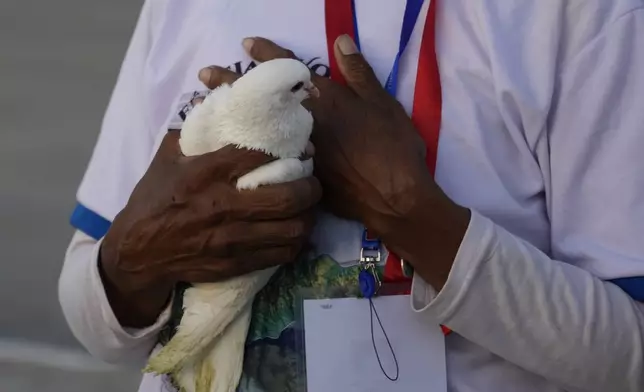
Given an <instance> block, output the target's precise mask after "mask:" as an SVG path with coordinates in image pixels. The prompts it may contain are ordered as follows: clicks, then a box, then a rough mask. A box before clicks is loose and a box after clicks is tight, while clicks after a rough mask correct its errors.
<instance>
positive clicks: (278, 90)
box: [146, 59, 313, 392]
mask: <svg viewBox="0 0 644 392" xmlns="http://www.w3.org/2000/svg"><path fill="white" fill-rule="evenodd" d="M298 86H300V88H298ZM310 88H313V86H312V84H311V80H310V71H309V70H308V68H307V67H306V66H305V65H304V64H302V63H301V62H299V61H296V60H290V59H288V60H287V59H280V60H273V61H269V62H266V63H262V64H260V65H259V66H257V67H256V68H254V69H253V70H251V71H250V72H248V73H247V74H246V75H245V76H243V77H242V78H240V79H239V80H237V81H236V82H235V83H234V84H233V85H232V86H230V85H223V86H221V87H219V88H217V89H216V90H214V91H213V92H212V93H211V94H210V95H209V96H208V97H207V98H206V99H205V100H204V101H203V103H201V104H200V105H198V106H197V107H195V108H194V109H193V111H192V112H191V113H190V114H189V116H188V118H187V119H186V121H185V123H184V126H183V128H182V130H181V138H180V146H181V150H182V152H183V153H184V154H185V155H200V154H204V153H208V152H211V151H216V150H218V149H219V148H222V147H224V146H226V145H229V144H232V145H236V146H238V147H243V148H248V149H254V150H259V151H263V152H265V153H267V154H269V155H272V156H274V157H276V158H278V159H277V160H275V161H273V162H271V163H269V164H267V165H264V166H262V167H259V168H257V169H255V170H253V171H251V172H250V173H248V174H246V175H244V176H242V177H241V178H240V179H239V180H238V182H237V188H238V189H255V188H257V187H258V186H261V185H266V184H275V183H280V182H286V181H293V180H296V179H299V178H303V177H306V176H309V175H311V173H312V171H313V162H312V160H311V159H309V160H307V161H300V160H299V159H298V157H300V156H301V155H302V154H303V153H304V150H305V149H306V145H307V143H308V140H309V136H310V133H311V130H312V127H313V118H312V117H311V115H310V113H309V112H308V111H306V109H304V107H302V106H301V104H300V103H301V101H302V100H303V99H305V98H306V97H307V96H308V92H307V90H308V89H310ZM276 269H277V268H276V267H273V268H269V269H266V270H262V271H255V272H253V273H250V274H248V275H245V276H241V277H236V278H233V279H229V280H227V281H224V282H220V283H210V284H198V285H195V286H194V287H191V288H189V289H188V290H186V293H185V294H184V315H183V318H182V319H181V323H180V325H179V327H178V329H177V332H176V334H175V336H174V337H173V338H172V339H171V340H170V342H169V343H168V344H167V345H166V346H165V347H164V348H163V349H162V350H161V351H160V352H159V353H157V355H155V356H154V357H152V358H151V359H150V361H149V363H148V366H147V368H146V370H147V371H151V372H155V373H171V374H173V375H174V378H175V380H176V381H177V382H178V383H179V385H180V386H181V388H183V389H184V390H185V391H186V392H193V391H195V392H232V391H234V390H235V389H236V387H237V384H238V382H239V378H240V375H241V367H242V362H243V354H244V344H245V341H246V335H247V333H248V327H249V324H250V319H251V311H252V300H253V298H254V296H255V294H257V292H258V291H259V290H261V289H262V288H263V287H264V285H265V284H266V283H267V282H268V280H269V279H270V277H271V276H272V274H273V273H274V272H275V270H276Z"/></svg>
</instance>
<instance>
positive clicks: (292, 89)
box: [291, 82, 304, 93]
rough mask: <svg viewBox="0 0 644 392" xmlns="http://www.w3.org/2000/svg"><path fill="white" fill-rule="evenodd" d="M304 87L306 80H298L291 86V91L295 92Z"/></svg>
mask: <svg viewBox="0 0 644 392" xmlns="http://www.w3.org/2000/svg"><path fill="white" fill-rule="evenodd" d="M302 87H304V82H298V83H297V84H296V85H295V86H293V87H291V92H292V93H294V92H296V91H298V90H299V89H301V88H302Z"/></svg>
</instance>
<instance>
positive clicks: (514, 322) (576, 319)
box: [59, 0, 644, 392]
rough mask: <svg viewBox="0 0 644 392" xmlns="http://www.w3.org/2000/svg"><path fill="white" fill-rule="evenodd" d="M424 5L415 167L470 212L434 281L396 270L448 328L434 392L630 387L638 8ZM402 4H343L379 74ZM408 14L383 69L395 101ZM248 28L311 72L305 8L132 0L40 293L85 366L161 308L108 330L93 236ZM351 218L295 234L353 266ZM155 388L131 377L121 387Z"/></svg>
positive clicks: (116, 350) (642, 179)
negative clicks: (433, 130) (425, 150)
mask: <svg viewBox="0 0 644 392" xmlns="http://www.w3.org/2000/svg"><path fill="white" fill-rule="evenodd" d="M434 1H440V3H439V4H438V15H437V27H436V28H437V56H438V62H439V69H440V78H441V86H442V94H443V109H442V123H441V134H440V140H439V148H438V161H437V167H436V176H435V178H436V182H437V183H438V185H439V186H440V187H441V188H442V189H443V190H444V191H445V192H446V193H447V195H448V196H450V197H451V198H452V199H453V200H454V201H455V202H457V203H459V204H461V205H463V206H466V207H469V208H470V209H471V210H472V219H471V222H470V225H469V228H468V231H467V233H466V236H465V238H464V240H463V243H462V244H461V247H460V249H459V252H458V255H457V257H456V259H455V261H454V266H453V269H452V271H451V273H450V276H449V279H448V281H447V283H446V285H445V286H444V288H443V289H442V290H441V292H440V293H438V294H436V293H435V292H434V290H433V289H432V288H431V287H430V286H428V285H427V284H425V283H424V282H423V281H422V279H420V278H418V277H415V278H414V283H413V289H412V304H411V307H412V309H413V310H415V311H418V312H428V313H431V315H432V318H433V319H435V320H438V321H439V322H441V323H442V324H445V325H447V326H449V327H450V328H452V329H453V330H454V331H455V332H454V333H452V334H450V335H449V336H447V337H446V348H447V353H446V355H447V370H448V389H449V390H450V391H454V392H470V391H477V392H478V391H483V392H506V391H507V392H533V391H534V392H537V391H539V392H550V391H552V392H554V391H588V392H594V391H597V392H600V391H601V392H604V391H633V392H635V391H640V390H642V385H644V345H643V339H644V307H643V305H642V304H640V303H639V302H637V301H638V300H640V301H644V241H641V240H640V233H642V232H644V176H642V175H641V173H642V172H644V160H642V159H641V150H642V146H644V110H642V108H641V106H642V103H643V102H644V72H642V69H644V1H642V0H612V1H605V0H570V1H565V2H564V1H557V2H555V1H532V0H506V1H503V2H498V1H495V0H481V1H477V2H471V1H469V0H434ZM404 6H405V4H404V2H401V1H399V2H393V1H389V0H356V13H357V22H358V25H359V28H360V41H361V49H362V51H363V53H364V55H365V57H366V58H367V60H369V62H370V63H371V64H372V66H373V67H374V70H375V72H376V74H377V75H378V77H379V78H380V80H381V81H383V82H384V80H385V79H386V77H387V75H388V73H389V71H390V69H391V65H392V63H393V59H394V56H395V53H396V51H397V49H398V39H399V33H400V27H401V23H402V15H403V11H404ZM427 8H428V1H426V2H425V4H424V6H423V10H422V13H421V15H420V17H419V22H418V24H417V26H416V28H415V29H414V32H413V34H412V37H411V41H410V43H409V46H408V48H407V50H406V52H405V55H404V56H403V58H402V62H401V67H400V76H399V78H400V79H399V95H398V99H399V100H400V101H401V103H402V104H403V106H404V107H405V108H406V109H407V110H408V112H410V111H411V107H412V100H413V90H414V84H415V77H416V65H417V56H418V50H419V47H420V38H421V33H422V27H423V23H424V20H425V16H426V14H427ZM286 26H288V27H286ZM248 36H263V37H266V38H269V39H272V40H274V41H275V42H277V43H278V44H281V45H283V46H285V47H288V48H290V49H292V50H293V51H294V52H295V53H296V54H297V55H298V56H299V57H300V58H302V59H303V60H304V61H305V62H306V63H307V64H309V66H310V67H311V68H312V69H314V70H315V71H316V72H318V73H319V74H321V75H325V74H326V73H327V72H328V59H327V52H326V35H325V28H324V1H323V0H319V1H318V0H315V1H307V2H302V1H296V0H274V1H272V2H263V1H259V0H246V1H232V0H209V1H205V0H195V1H185V0H147V1H146V2H145V3H144V6H143V9H142V12H141V15H140V19H139V23H138V25H137V27H136V30H135V33H134V35H133V38H132V41H131V44H130V47H129V49H128V52H127V54H126V57H125V60H124V62H123V65H122V69H121V73H120V75H119V78H118V81H117V84H116V87H115V89H114V92H113V95H112V99H111V101H110V104H109V107H108V109H107V112H106V114H105V118H104V121H103V124H102V128H101V132H100V136H99V139H98V142H97V144H96V147H95V150H94V153H93V155H92V158H91V161H90V163H89V166H88V168H87V171H86V173H85V176H84V178H83V181H82V183H81V185H80V188H79V191H78V195H77V197H78V203H79V204H78V207H77V209H76V210H75V211H74V214H73V215H72V224H73V225H74V226H75V227H76V228H77V229H78V232H77V233H76V234H75V236H74V239H73V240H72V243H71V244H70V247H69V249H68V252H67V255H66V259H65V265H64V267H63V271H62V273H61V278H60V285H59V294H60V300H61V304H62V307H63V311H64V313H65V316H66V318H67V320H68V322H69V324H70V327H71V329H72V331H73V332H74V334H75V335H76V337H77V338H78V339H79V340H80V341H81V342H82V343H83V344H84V345H85V347H86V348H87V349H88V350H89V351H90V352H91V353H93V354H94V355H96V356H97V357H99V358H102V359H104V360H107V361H110V362H128V361H133V362H134V363H138V364H139V365H140V364H141V363H142V361H143V360H144V359H145V358H146V357H147V356H148V355H149V354H150V351H151V350H152V349H153V347H154V345H155V341H156V335H157V333H158V332H159V330H160V328H161V327H162V325H163V324H164V322H165V321H166V320H167V317H168V312H167V311H166V312H164V314H162V315H161V317H160V318H159V320H158V322H157V323H156V324H155V325H153V326H151V327H149V328H147V329H145V330H143V331H132V330H125V329H123V328H122V327H121V326H119V324H118V322H117V320H116V318H115V317H114V315H113V313H112V311H111V309H110V307H109V303H108V302H107V299H106V297H105V294H104V292H103V287H102V284H101V282H100V278H99V277H98V273H97V269H96V251H97V249H98V246H99V242H98V241H100V239H101V237H102V236H103V235H104V234H105V232H106V231H107V229H108V228H109V225H110V222H111V220H112V219H114V217H115V215H116V214H117V213H118V212H119V211H120V209H121V208H123V206H124V205H125V203H126V202H127V199H128V197H129V195H130V193H131V191H132V189H133V188H134V186H135V185H136V183H137V181H138V180H139V179H140V177H141V176H142V175H143V173H144V172H145V170H146V169H147V167H148V165H149V162H150V159H151V157H152V156H153V155H154V153H155V151H156V149H157V148H158V145H159V143H160V140H161V139H162V137H163V135H164V134H165V132H166V130H167V127H168V125H169V124H170V122H171V121H172V119H173V118H174V117H175V115H176V112H177V108H178V107H180V106H181V105H183V104H184V102H183V101H181V97H185V96H186V94H187V95H188V96H190V94H193V93H194V92H195V91H201V90H203V89H204V87H203V86H202V85H201V84H200V82H199V81H198V80H197V73H198V71H199V69H201V68H202V67H204V66H207V65H212V64H216V65H223V66H229V67H231V69H233V70H237V71H241V72H243V71H245V70H247V69H248V68H249V66H250V67H252V65H253V62H252V61H251V59H249V58H248V57H247V55H245V54H244V51H243V49H242V47H241V40H242V39H243V38H244V37H248ZM361 228H362V226H361V225H360V223H357V222H348V221H343V220H340V219H338V218H335V217H333V216H330V215H325V216H323V217H322V218H321V220H320V221H319V223H318V226H317V227H316V231H315V234H314V243H315V244H316V245H317V246H318V249H319V250H320V251H321V252H324V253H327V254H330V255H331V256H332V257H333V258H334V259H335V260H337V261H338V262H339V263H341V264H343V263H344V264H347V265H348V264H351V263H355V261H356V260H357V259H358V254H359V243H360V234H361ZM427 235H431V233H428V234H427ZM427 262H431V260H428V261H427ZM164 388H165V387H164V383H163V381H162V379H161V378H159V377H152V376H149V375H146V376H145V377H144V380H143V382H142V384H141V388H140V391H141V392H158V391H163V390H164ZM419 390H422V388H419Z"/></svg>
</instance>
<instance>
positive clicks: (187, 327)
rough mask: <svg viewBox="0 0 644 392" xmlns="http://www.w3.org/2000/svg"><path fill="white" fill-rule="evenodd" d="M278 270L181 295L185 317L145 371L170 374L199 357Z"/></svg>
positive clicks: (207, 286) (191, 290)
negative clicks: (193, 358) (182, 296)
mask: <svg viewBox="0 0 644 392" xmlns="http://www.w3.org/2000/svg"><path fill="white" fill-rule="evenodd" d="M276 269H277V267H272V268H269V269H265V270H261V271H255V272H252V273H250V274H248V275H244V276H240V277H236V278H233V279H229V280H227V281H224V282H220V283H207V284H198V285H195V286H194V287H191V288H189V289H188V290H186V292H185V294H184V309H185V310H184V314H183V317H182V318H181V323H180V324H179V327H178V329H177V333H176V334H175V335H174V337H173V338H172V339H170V342H168V344H167V345H166V346H165V347H163V348H162V349H161V350H160V351H159V352H158V353H157V354H156V355H155V356H153V357H152V358H150V360H149V361H148V365H147V367H146V368H145V370H144V371H145V372H148V373H157V374H169V373H173V372H177V371H179V370H181V368H182V367H183V366H184V365H185V364H186V363H187V361H188V360H189V359H190V358H191V357H197V356H200V355H201V354H202V353H203V351H204V350H205V349H207V348H208V347H209V346H210V344H211V343H212V342H213V340H214V339H215V338H217V337H218V336H219V335H221V334H222V332H223V331H224V329H225V328H226V327H228V326H229V324H231V323H232V322H233V320H235V318H236V317H237V316H238V315H239V314H240V313H241V312H243V311H245V309H246V307H247V306H248V305H250V304H251V302H252V301H253V298H254V297H255V294H257V292H258V291H259V290H261V289H262V288H263V287H264V285H266V283H267V282H268V280H269V279H270V277H271V276H272V275H273V273H274V272H275V270H276Z"/></svg>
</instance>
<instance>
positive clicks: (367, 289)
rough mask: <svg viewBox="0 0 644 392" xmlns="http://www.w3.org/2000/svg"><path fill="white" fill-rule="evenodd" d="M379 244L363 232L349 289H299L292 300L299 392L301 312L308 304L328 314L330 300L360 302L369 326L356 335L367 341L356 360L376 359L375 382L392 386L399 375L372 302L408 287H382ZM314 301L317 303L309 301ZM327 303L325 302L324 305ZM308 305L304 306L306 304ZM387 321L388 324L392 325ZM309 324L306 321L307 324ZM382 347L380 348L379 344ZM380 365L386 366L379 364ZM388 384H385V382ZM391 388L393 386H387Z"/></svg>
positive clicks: (303, 365)
mask: <svg viewBox="0 0 644 392" xmlns="http://www.w3.org/2000/svg"><path fill="white" fill-rule="evenodd" d="M380 249H381V244H380V240H379V239H377V238H370V237H369V234H368V231H367V230H364V233H363V236H362V248H361V250H360V260H359V261H358V263H357V265H356V266H354V267H351V268H354V269H355V272H356V275H355V278H354V279H355V280H354V283H353V284H351V285H350V288H347V287H339V286H328V287H323V288H320V287H318V288H302V289H299V290H298V291H297V292H296V294H295V296H294V301H295V304H294V305H295V306H294V309H295V320H296V321H295V325H294V326H293V329H294V332H295V334H294V336H295V339H296V341H295V345H296V348H297V351H298V352H299V353H300V355H299V358H300V360H299V361H298V363H297V364H296V366H297V376H298V382H297V384H298V385H299V386H301V388H304V389H302V390H303V391H305V390H307V389H306V386H307V371H306V369H307V356H306V353H307V348H306V341H307V339H306V333H307V331H306V330H307V325H306V323H307V321H306V317H305V308H308V309H310V308H311V305H310V303H312V302H315V303H316V306H318V307H319V308H321V309H325V310H328V311H331V307H333V306H336V305H335V304H334V303H333V302H334V301H331V300H339V299H346V300H349V301H351V300H354V301H358V300H359V301H361V305H360V312H361V313H362V314H363V316H364V319H363V320H361V321H364V322H365V323H369V324H370V327H369V326H367V327H366V328H363V329H362V330H361V331H360V334H361V335H363V337H364V336H367V337H369V336H370V338H369V339H367V340H368V346H366V347H363V350H362V352H361V353H360V354H359V355H360V356H363V357H365V359H366V358H367V356H369V357H370V358H369V360H373V357H375V358H376V360H377V362H378V365H379V368H380V370H379V372H382V374H373V376H374V377H376V379H378V380H380V382H395V381H396V380H397V379H398V377H399V374H400V369H399V366H398V361H397V359H396V353H395V347H393V346H392V343H391V342H390V340H389V337H388V336H387V331H386V329H385V327H383V322H386V321H385V320H381V316H380V315H379V314H378V310H377V304H376V305H374V302H373V301H372V299H374V298H375V297H378V296H393V295H405V296H407V295H408V293H409V288H410V284H409V283H403V282H395V283H385V282H383V280H382V274H383V268H382V266H381V261H382V260H381V258H382V253H381V250H380ZM311 300H317V301H311ZM324 300H328V301H324ZM307 302H308V303H307ZM387 321H389V324H390V325H391V323H392V322H393V321H392V320H387ZM309 322H310V320H309ZM351 327H352V326H351V325H350V324H347V325H346V328H351ZM374 336H377V337H378V341H379V342H380V343H378V344H376V339H375V337H374ZM381 343H382V344H381ZM383 362H386V363H384V364H383ZM388 380H389V381H388ZM390 387H391V388H395V386H394V385H391V386H390Z"/></svg>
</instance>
